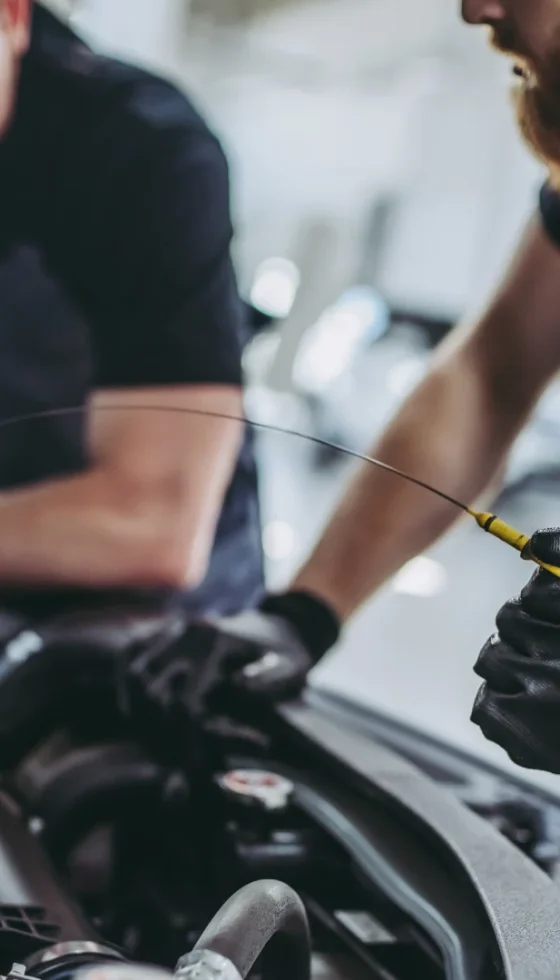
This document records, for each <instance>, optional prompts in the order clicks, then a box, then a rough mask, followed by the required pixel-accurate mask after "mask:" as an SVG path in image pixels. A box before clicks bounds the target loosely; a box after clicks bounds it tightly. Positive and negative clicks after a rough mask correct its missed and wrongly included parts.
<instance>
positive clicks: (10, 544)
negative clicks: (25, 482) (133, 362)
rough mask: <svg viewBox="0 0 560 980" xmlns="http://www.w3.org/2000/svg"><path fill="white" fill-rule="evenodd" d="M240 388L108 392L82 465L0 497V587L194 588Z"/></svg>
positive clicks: (97, 406) (229, 456) (225, 476)
mask: <svg viewBox="0 0 560 980" xmlns="http://www.w3.org/2000/svg"><path fill="white" fill-rule="evenodd" d="M131 405H139V406H142V405H143V406H154V407H156V409H159V408H160V407H161V408H164V407H165V406H166V405H167V406H172V407H173V408H175V409H176V408H180V407H183V408H189V409H195V410H196V411H201V410H205V409H210V410H212V411H215V412H224V413H226V414H233V415H238V416H239V414H240V413H242V411H243V408H242V396H241V392H240V390H239V389H238V388H234V387H231V388H230V387H226V386H224V387H218V386H215V385H209V386H207V387H202V386H201V387H188V388H187V387H185V386H183V387H180V388H175V389H173V388H165V389H152V390H150V389H144V390H138V391H132V392H131V391H120V392H119V391H113V392H105V393H103V394H102V395H101V394H99V395H97V396H95V397H94V398H93V399H92V405H91V409H90V416H89V417H90V453H91V468H90V469H89V470H88V471H87V472H85V473H84V474H82V475H79V476H76V477H73V478H71V479H63V480H60V481H57V482H48V483H45V484H42V485H39V486H35V487H32V488H31V489H26V490H15V491H11V492H9V493H0V583H1V584H3V585H23V584H28V585H76V586H80V587H93V588H97V587H99V588H108V587H112V586H115V587H124V588H134V587H159V586H171V587H178V588H193V587H195V586H196V585H198V584H199V583H200V582H201V581H202V579H203V578H204V575H205V572H206V569H207V566H208V561H209V557H210V553H211V549H212V545H213V541H214V533H215V529H216V523H217V520H218V517H219V514H220V511H221V506H222V501H223V498H224V495H225V492H226V490H227V487H228V484H229V481H230V479H231V475H232V472H233V468H234V465H235V461H236V459H237V454H238V451H239V447H240V441H241V436H242V426H241V425H240V424H238V423H235V422H233V423H232V422H228V421H222V420H220V419H213V418H201V417H199V416H196V415H181V414H177V413H176V412H173V413H171V414H169V413H166V412H165V411H159V410H155V411H144V410H142V411H126V408H125V406H131Z"/></svg>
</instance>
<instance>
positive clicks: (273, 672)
mask: <svg viewBox="0 0 560 980" xmlns="http://www.w3.org/2000/svg"><path fill="white" fill-rule="evenodd" d="M216 626H217V629H218V631H219V641H218V643H219V651H217V654H216V660H218V661H219V663H220V665H221V671H222V672H225V673H226V674H227V676H228V686H229V687H230V688H231V687H233V688H237V689H238V690H239V691H240V692H241V691H242V692H244V693H245V694H248V695H252V696H254V697H258V698H260V699H263V700H267V701H280V700H285V699H286V698H290V697H294V696H295V695H297V694H299V693H300V691H301V690H302V688H303V687H304V686H305V682H306V679H307V675H308V673H309V671H310V670H312V668H313V667H314V666H315V665H316V664H317V663H318V662H319V660H320V659H321V658H322V657H323V655H324V654H325V653H327V651H328V650H330V648H331V647H332V646H334V644H335V643H336V641H337V640H338V637H339V634H340V623H339V620H338V617H337V616H336V614H335V613H334V611H333V610H332V609H331V608H330V607H329V606H328V605H326V604H325V603H323V602H322V601H321V600H320V599H318V598H316V597H315V596H312V595H310V594H308V593H305V592H286V593H284V594H281V595H270V596H267V598H266V599H265V600H264V602H263V603H262V604H261V606H260V608H259V609H256V610H254V611H250V612H246V613H241V614H240V615H238V616H232V617H230V618H229V619H222V620H220V621H219V622H218V623H216Z"/></svg>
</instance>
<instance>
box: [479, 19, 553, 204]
mask: <svg viewBox="0 0 560 980" xmlns="http://www.w3.org/2000/svg"><path fill="white" fill-rule="evenodd" d="M492 44H493V47H495V48H496V49H497V50H498V51H501V52H503V53H505V54H507V55H509V56H510V57H511V58H513V61H514V65H515V74H516V76H517V77H516V82H515V84H514V87H513V91H512V97H513V104H514V108H515V113H516V116H517V122H518V125H519V129H520V131H521V135H522V137H523V139H524V141H525V143H526V144H527V146H528V147H529V149H530V150H531V151H532V153H533V154H534V156H536V157H537V159H538V160H540V162H541V163H544V165H545V166H546V167H547V169H548V173H549V181H550V184H551V185H552V186H553V187H554V189H555V190H557V191H560V33H559V34H558V35H557V36H556V38H555V39H554V43H552V44H551V45H550V49H549V52H548V53H547V54H546V55H545V56H543V57H541V58H532V57H529V56H528V55H526V54H525V53H523V52H521V50H520V46H518V45H516V43H515V38H514V37H512V35H511V32H510V31H509V30H508V29H500V31H499V33H498V31H497V30H494V32H493V38H492Z"/></svg>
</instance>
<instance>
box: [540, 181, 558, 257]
mask: <svg viewBox="0 0 560 980" xmlns="http://www.w3.org/2000/svg"><path fill="white" fill-rule="evenodd" d="M539 206H540V212H541V218H542V223H543V226H544V229H545V231H546V233H547V235H548V237H549V238H550V239H551V240H552V241H553V242H554V244H555V245H558V247H559V248H560V194H559V193H558V192H557V191H555V190H553V189H552V187H550V185H549V184H544V186H543V187H542V188H541V192H540V197H539Z"/></svg>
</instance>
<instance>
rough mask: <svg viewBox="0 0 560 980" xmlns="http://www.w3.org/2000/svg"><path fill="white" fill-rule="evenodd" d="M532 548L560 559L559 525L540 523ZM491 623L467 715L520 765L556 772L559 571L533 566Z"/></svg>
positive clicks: (559, 751) (559, 767) (559, 742)
mask: <svg viewBox="0 0 560 980" xmlns="http://www.w3.org/2000/svg"><path fill="white" fill-rule="evenodd" d="M530 550H531V553H532V554H533V555H534V556H535V557H536V558H539V559H540V560H541V561H545V562H548V563H549V564H551V565H560V529H559V528H555V529H553V530H546V531H538V532H537V533H536V534H534V535H533V537H532V539H531V544H530ZM496 623H497V627H498V632H497V633H496V634H495V635H494V636H492V637H491V638H490V639H489V640H488V642H487V643H486V645H485V646H484V647H483V649H482V651H481V653H480V656H479V658H478V662H477V664H476V666H475V672H476V673H477V674H478V675H479V676H480V677H482V678H483V679H484V681H485V683H484V684H483V686H482V688H481V689H480V691H479V693H478V696H477V698H476V701H475V705H474V709H473V713H472V721H473V722H474V723H475V724H476V725H478V726H479V728H480V729H481V730H482V732H483V734H484V735H485V736H486V738H488V739H489V740H490V741H492V742H497V743H498V745H501V746H502V748H504V749H505V750H506V752H507V753H508V755H509V756H510V758H511V759H512V760H513V761H514V762H516V763H517V764H518V765H520V766H523V767H524V768H526V769H541V770H545V771H548V772H553V773H560V579H558V578H555V577H554V576H553V575H551V574H550V573H549V572H545V571H543V570H542V569H541V570H539V571H537V572H536V573H535V575H534V576H533V578H532V579H531V581H530V582H529V584H528V585H527V586H526V587H525V588H524V589H523V591H522V593H521V595H520V596H519V597H518V598H516V599H511V600H510V601H509V602H507V603H506V604H505V606H504V607H503V608H502V609H501V610H500V612H499V613H498V617H497V620H496Z"/></svg>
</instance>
